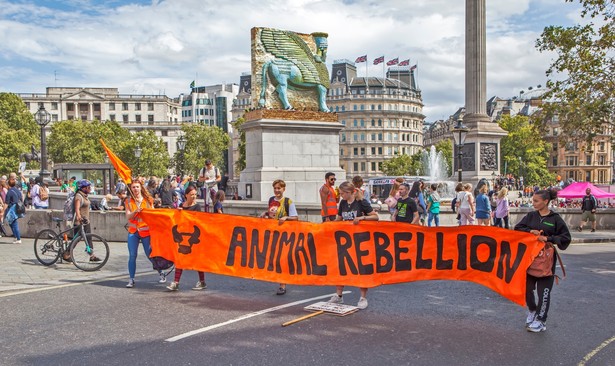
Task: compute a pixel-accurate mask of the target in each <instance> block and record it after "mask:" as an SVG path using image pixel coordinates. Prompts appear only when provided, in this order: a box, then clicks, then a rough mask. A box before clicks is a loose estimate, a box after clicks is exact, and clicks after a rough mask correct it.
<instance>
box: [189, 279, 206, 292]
mask: <svg viewBox="0 0 615 366" xmlns="http://www.w3.org/2000/svg"><path fill="white" fill-rule="evenodd" d="M206 288H207V285H206V284H205V282H201V281H199V282H197V283H196V285H195V286H194V287H193V288H192V289H193V290H196V291H199V290H205V289H206Z"/></svg>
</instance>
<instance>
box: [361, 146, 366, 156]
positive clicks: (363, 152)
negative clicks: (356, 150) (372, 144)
mask: <svg viewBox="0 0 615 366" xmlns="http://www.w3.org/2000/svg"><path fill="white" fill-rule="evenodd" d="M361 155H365V148H364V147H362V148H361Z"/></svg>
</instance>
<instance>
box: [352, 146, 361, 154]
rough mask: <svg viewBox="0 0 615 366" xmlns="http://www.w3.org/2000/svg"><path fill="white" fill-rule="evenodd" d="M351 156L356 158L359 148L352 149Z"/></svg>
mask: <svg viewBox="0 0 615 366" xmlns="http://www.w3.org/2000/svg"><path fill="white" fill-rule="evenodd" d="M352 152H353V155H354V156H358V155H359V148H358V147H355V148H354V149H352Z"/></svg>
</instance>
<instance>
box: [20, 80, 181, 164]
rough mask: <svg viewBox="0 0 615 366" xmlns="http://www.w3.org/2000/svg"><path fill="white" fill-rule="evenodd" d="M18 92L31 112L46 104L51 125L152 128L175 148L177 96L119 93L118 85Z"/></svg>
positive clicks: (134, 130)
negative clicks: (104, 123)
mask: <svg viewBox="0 0 615 366" xmlns="http://www.w3.org/2000/svg"><path fill="white" fill-rule="evenodd" d="M17 95H18V96H19V97H21V99H22V100H23V101H24V103H25V104H26V107H27V108H28V110H29V111H30V112H31V113H35V112H36V111H38V109H39V108H40V107H41V106H42V107H45V109H46V110H47V111H48V112H49V113H50V115H51V124H53V122H56V121H64V120H84V121H93V120H99V121H117V122H118V123H119V124H120V125H122V126H123V127H125V128H127V129H128V130H129V131H132V132H137V131H140V130H154V132H155V133H156V135H157V136H159V137H161V138H162V140H163V141H164V142H165V144H166V145H167V149H168V150H169V153H170V154H174V153H175V151H176V143H175V142H176V141H177V137H178V136H179V129H180V127H181V120H180V118H181V117H180V116H181V114H180V113H181V104H180V100H179V98H169V97H167V96H165V95H136V94H120V93H119V91H118V89H117V88H71V87H48V88H47V89H46V92H45V93H21V94H17ZM51 124H50V125H51ZM50 125H48V126H47V130H48V129H49V126H50Z"/></svg>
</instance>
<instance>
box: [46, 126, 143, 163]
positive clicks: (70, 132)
mask: <svg viewBox="0 0 615 366" xmlns="http://www.w3.org/2000/svg"><path fill="white" fill-rule="evenodd" d="M101 138H102V139H103V140H105V144H107V146H108V147H109V148H110V149H111V150H112V151H113V152H115V153H116V154H117V155H118V156H119V157H120V159H122V160H123V161H124V162H127V161H125V160H124V159H127V158H130V156H133V157H134V153H132V152H131V153H130V156H129V155H127V153H125V150H126V146H127V145H129V144H130V132H129V131H128V130H127V129H125V128H123V127H122V126H120V125H119V123H117V122H113V121H107V122H100V121H93V122H88V121H81V120H69V121H61V122H55V123H53V125H52V126H51V134H50V135H49V139H48V144H47V146H48V148H47V149H48V153H49V156H50V158H51V160H53V161H54V162H55V163H103V162H104V161H105V160H104V159H105V158H104V157H105V152H104V150H103V148H102V145H101V144H100V142H99V140H100V139H101ZM128 161H131V160H128Z"/></svg>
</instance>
